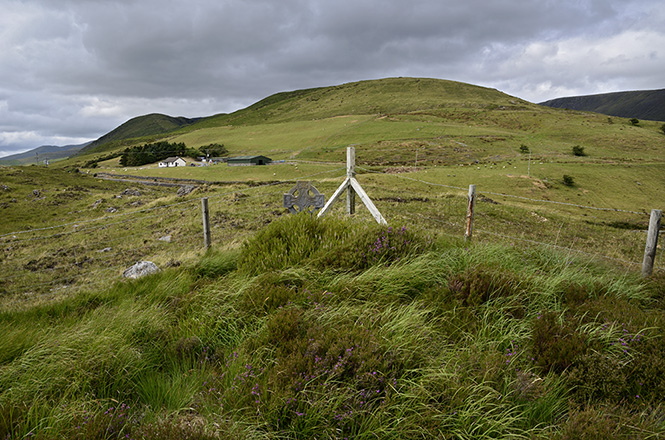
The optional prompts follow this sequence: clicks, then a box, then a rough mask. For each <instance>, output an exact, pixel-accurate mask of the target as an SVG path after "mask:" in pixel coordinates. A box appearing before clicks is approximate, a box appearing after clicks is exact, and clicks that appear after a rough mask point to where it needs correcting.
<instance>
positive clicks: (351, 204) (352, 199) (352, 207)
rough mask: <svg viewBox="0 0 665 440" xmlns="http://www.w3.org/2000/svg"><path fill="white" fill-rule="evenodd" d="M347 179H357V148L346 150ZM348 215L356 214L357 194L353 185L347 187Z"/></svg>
mask: <svg viewBox="0 0 665 440" xmlns="http://www.w3.org/2000/svg"><path fill="white" fill-rule="evenodd" d="M346 177H347V178H348V179H355V178H356V148H355V147H348V148H347V149H346ZM346 213H347V214H349V215H353V214H355V213H356V192H355V190H354V189H353V186H351V185H349V186H347V187H346Z"/></svg>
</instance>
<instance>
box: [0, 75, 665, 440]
mask: <svg viewBox="0 0 665 440" xmlns="http://www.w3.org/2000/svg"><path fill="white" fill-rule="evenodd" d="M314 98H317V99H314ZM660 125H661V124H659V123H656V122H648V121H644V122H642V123H641V124H640V126H633V125H632V124H631V123H630V122H629V121H628V120H625V119H621V118H612V120H611V121H610V120H608V118H607V117H606V116H601V115H598V114H594V113H587V112H579V111H564V110H558V109H552V108H547V107H542V106H537V105H533V104H529V103H526V102H523V101H520V100H518V99H516V98H513V97H510V96H507V95H505V94H502V93H500V92H498V91H495V90H490V89H485V88H481V87H475V86H470V85H465V84H461V83H453V82H447V81H437V80H417V79H410V78H395V79H388V80H380V81H370V82H362V83H354V84H348V85H342V86H338V87H331V88H323V89H312V90H303V91H297V92H288V93H283V94H278V95H275V96H273V97H270V98H267V99H266V100H264V101H262V102H260V103H257V104H256V105H255V106H252V107H250V108H248V109H246V110H242V111H239V112H236V113H234V114H232V115H219V116H215V117H212V118H208V119H205V120H201V121H199V122H198V123H196V124H192V125H189V126H187V127H183V128H181V129H179V130H176V131H171V132H169V133H167V134H165V135H155V136H157V137H159V136H166V138H165V139H167V140H169V141H171V142H173V141H176V142H185V143H186V144H187V146H189V147H193V148H196V147H199V146H202V145H207V144H210V143H213V142H214V143H220V144H224V145H225V147H227V148H228V149H229V152H230V155H241V154H251V153H258V154H265V155H267V156H269V157H272V158H273V159H284V162H282V163H278V164H274V165H270V166H256V167H229V166H226V165H217V166H208V167H182V168H169V169H165V168H162V169H160V168H157V166H156V165H154V166H144V167H134V168H120V167H119V166H118V161H117V159H110V160H107V161H105V162H101V163H100V166H99V168H98V169H95V170H85V169H80V168H79V167H80V165H81V163H82V161H85V160H88V159H89V158H91V157H95V153H87V154H86V153H84V154H83V155H82V156H81V157H80V158H77V159H70V160H67V161H64V162H63V163H62V164H59V165H58V166H55V167H54V166H51V167H49V168H45V167H41V166H25V167H0V212H1V213H2V215H3V219H4V221H3V222H0V273H1V274H2V277H1V278H0V334H2V335H3V338H0V439H5V438H10V439H14V438H25V437H34V438H44V439H51V438H86V439H102V438H103V439H116V438H134V439H143V438H146V439H149V438H174V439H175V438H178V439H180V438H191V439H194V438H199V439H215V438H238V439H240V438H242V439H244V438H313V437H318V438H345V437H348V438H376V436H379V437H380V438H423V437H425V438H451V439H452V438H468V439H476V438H481V439H482V438H525V439H526V438H529V439H534V438H535V439H538V438H543V439H545V438H548V439H549V438H555V439H593V438H609V439H613V438H616V439H619V438H621V439H633V438H634V439H642V438H648V437H651V438H659V437H662V436H664V435H665V426H664V425H663V413H662V411H663V407H664V403H665V402H663V400H662V399H663V397H662V396H664V395H665V385H663V383H662V378H663V377H665V367H663V363H662V359H663V357H664V356H663V355H664V354H665V346H663V341H664V340H665V338H663V336H665V335H663V330H662V329H663V319H664V318H665V317H664V316H663V313H662V312H663V310H664V309H665V308H664V307H663V298H664V297H665V281H664V280H663V273H664V272H663V270H665V266H664V263H665V255H664V254H663V247H662V243H661V244H660V247H659V249H658V252H657V256H656V268H655V274H654V276H652V277H650V278H648V279H642V278H641V277H639V272H640V267H641V266H640V265H641V261H642V256H643V252H644V245H645V237H646V228H647V223H648V219H649V212H650V210H651V209H654V208H658V209H662V208H663V207H665V197H664V196H663V193H662V187H663V185H664V184H665V163H664V161H665V156H664V155H663V150H664V149H665V136H664V135H663V134H662V131H660ZM122 142H123V143H124V144H126V145H131V144H132V143H133V142H136V143H142V142H145V141H144V140H143V139H139V140H137V139H125V140H123V141H122ZM124 144H123V145H124ZM349 145H354V146H355V147H356V153H357V157H356V164H357V173H358V174H357V179H358V181H359V182H360V183H361V185H362V186H363V188H364V189H365V191H366V192H367V193H368V194H369V196H370V197H371V198H372V200H373V201H374V203H375V205H376V206H377V208H378V209H379V210H380V211H381V213H382V214H383V216H384V217H385V218H386V219H387V220H388V223H389V226H387V227H379V226H378V225H376V224H375V223H374V222H373V220H372V218H371V216H370V215H369V213H368V211H367V209H365V208H364V206H362V205H361V204H360V202H358V205H359V206H358V208H357V213H356V215H355V216H354V218H353V219H347V218H343V213H344V200H342V202H341V203H338V204H337V205H335V206H334V207H333V209H332V212H331V214H330V218H324V219H318V220H317V219H314V218H311V217H309V216H299V217H294V216H289V215H286V210H285V209H284V208H283V206H282V201H283V194H284V193H286V192H288V191H289V189H291V188H292V187H293V184H294V182H295V181H296V180H304V181H311V182H312V183H313V184H314V185H315V186H316V187H317V188H318V189H319V191H321V192H322V193H324V194H325V195H326V197H327V198H329V197H330V195H331V194H332V193H333V192H334V191H335V190H336V189H337V187H338V186H339V185H340V183H342V181H343V179H344V177H345V174H346V170H345V163H344V161H345V157H346V156H345V149H346V147H347V146H349ZM107 146H108V147H109V149H110V151H112V150H113V148H125V146H122V147H119V146H117V145H116V146H115V147H114V146H113V144H112V143H111V144H107ZM573 147H582V149H583V152H584V154H585V155H575V154H574V153H573ZM578 150H579V149H578ZM96 154H99V153H96ZM104 154H108V153H104ZM95 172H100V173H101V172H104V173H106V174H111V175H115V178H116V180H114V181H110V180H105V179H102V178H101V174H100V175H95ZM564 176H568V177H570V178H572V179H573V182H572V183H571V182H566V181H565V180H564ZM179 179H181V180H179ZM470 184H475V185H476V186H477V190H478V198H477V204H476V211H475V217H474V233H473V238H472V239H471V240H470V241H467V242H464V241H463V238H462V237H463V232H464V226H465V218H466V209H467V199H466V194H467V191H468V185H470ZM187 185H192V186H191V187H188V186H187ZM190 190H191V192H188V191H190ZM202 197H207V198H208V200H209V213H210V224H211V235H212V242H213V244H212V249H211V250H210V251H208V252H206V251H205V249H204V246H203V237H202V226H201V224H202V222H201V198H202ZM661 235H662V234H661ZM141 260H150V261H153V262H155V263H156V264H157V265H158V266H159V267H160V268H161V272H160V273H159V274H156V275H153V276H151V277H148V278H146V279H142V280H138V281H128V280H125V279H123V278H122V272H123V271H124V270H125V269H126V268H127V267H129V266H130V265H132V264H133V263H135V262H136V261H141Z"/></svg>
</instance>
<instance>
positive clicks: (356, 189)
mask: <svg viewBox="0 0 665 440" xmlns="http://www.w3.org/2000/svg"><path fill="white" fill-rule="evenodd" d="M344 190H346V195H347V198H346V212H347V213H348V214H353V213H354V212H355V209H356V208H355V206H356V205H355V204H356V194H358V197H360V201H361V202H363V203H364V204H365V206H366V207H367V210H368V211H369V213H370V214H372V217H374V220H376V221H377V223H379V224H381V225H387V224H388V223H387V222H386V219H384V218H383V216H382V215H381V213H380V212H379V210H378V209H376V206H374V203H373V202H372V199H370V198H369V196H368V195H367V193H366V192H365V190H364V189H363V187H362V186H360V183H358V181H357V180H356V149H355V148H354V147H347V148H346V179H345V180H344V183H342V184H341V185H340V186H339V188H337V190H335V192H334V193H333V195H332V197H330V199H329V200H328V202H326V204H325V206H324V207H323V208H321V211H319V214H318V215H317V217H321V216H324V215H326V213H327V212H328V210H329V209H330V207H331V206H332V204H333V203H335V201H336V200H337V199H338V198H339V197H340V196H341V195H342V193H343V192H344Z"/></svg>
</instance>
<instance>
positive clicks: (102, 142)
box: [79, 113, 198, 154]
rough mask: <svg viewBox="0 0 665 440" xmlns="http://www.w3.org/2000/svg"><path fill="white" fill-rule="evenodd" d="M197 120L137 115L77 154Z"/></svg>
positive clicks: (175, 127) (104, 147) (167, 130)
mask: <svg viewBox="0 0 665 440" xmlns="http://www.w3.org/2000/svg"><path fill="white" fill-rule="evenodd" d="M197 120H198V119H189V118H185V117H172V116H167V115H162V114H158V113H152V114H149V115H144V116H137V117H135V118H132V119H130V120H129V121H127V122H125V123H124V124H122V125H120V126H119V127H117V128H115V129H114V130H112V131H110V132H108V133H107V134H105V135H104V136H102V137H100V138H99V139H97V140H95V141H93V142H91V143H90V144H89V145H88V146H86V147H85V148H83V149H82V150H81V151H80V153H79V154H85V153H89V152H99V151H107V149H108V148H109V145H110V146H116V145H121V144H122V145H124V144H123V143H122V142H123V141H126V140H128V139H134V138H144V137H150V136H158V135H163V134H165V133H169V132H171V131H173V130H177V129H179V128H182V127H186V126H188V125H191V124H193V123H195V122H196V121H197Z"/></svg>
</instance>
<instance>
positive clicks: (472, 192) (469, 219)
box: [464, 185, 476, 241]
mask: <svg viewBox="0 0 665 440" xmlns="http://www.w3.org/2000/svg"><path fill="white" fill-rule="evenodd" d="M475 206H476V185H469V204H468V206H467V209H466V231H465V232H464V240H465V241H469V240H471V235H472V234H473V210H474V208H475Z"/></svg>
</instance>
